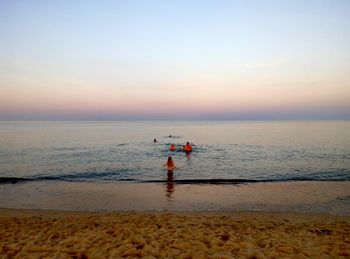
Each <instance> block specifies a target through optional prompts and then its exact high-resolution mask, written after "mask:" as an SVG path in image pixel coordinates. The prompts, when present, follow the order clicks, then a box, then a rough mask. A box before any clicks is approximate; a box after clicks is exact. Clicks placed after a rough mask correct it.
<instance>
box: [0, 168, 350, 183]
mask: <svg viewBox="0 0 350 259" xmlns="http://www.w3.org/2000/svg"><path fill="white" fill-rule="evenodd" d="M120 173H121V170H118V171H117V172H115V173H111V172H106V173H98V172H85V173H79V174H68V175H56V176H35V177H0V184H17V183H24V182H31V181H66V182H87V181H115V182H134V183H167V182H169V181H167V180H165V179H159V180H158V179H152V180H140V179H134V178H119V179H116V178H114V177H113V176H114V175H118V176H120ZM293 181H295V182H298V181H313V182H324V181H331V182H336V181H339V182H343V181H347V180H345V179H317V178H316V179H315V178H311V177H292V178H284V179H283V178H277V179H217V178H214V179H174V180H172V181H171V182H173V183H177V184H226V185H230V184H232V185H234V184H245V183H272V182H293Z"/></svg>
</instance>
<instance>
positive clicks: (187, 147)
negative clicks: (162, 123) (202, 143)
mask: <svg viewBox="0 0 350 259" xmlns="http://www.w3.org/2000/svg"><path fill="white" fill-rule="evenodd" d="M183 149H184V151H185V152H191V151H192V146H191V145H190V142H187V143H186V145H185V146H184V148H183Z"/></svg>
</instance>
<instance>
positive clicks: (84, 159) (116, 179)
mask: <svg viewBox="0 0 350 259" xmlns="http://www.w3.org/2000/svg"><path fill="white" fill-rule="evenodd" d="M154 139H156V140H157V141H156V142H154ZM186 142H190V144H191V145H192V147H193V151H192V152H191V153H185V152H183V151H182V146H183V145H185V143H186ZM171 144H175V145H176V147H177V150H176V151H170V150H169V147H170V145H171ZM169 156H171V157H172V158H173V160H174V162H175V165H176V167H177V168H176V170H175V171H174V179H173V180H172V181H169V179H167V170H166V167H165V166H164V164H165V163H166V161H167V159H168V157H169ZM0 207H1V208H15V209H49V210H79V211H164V210H166V211H241V210H248V211H249V210H254V211H291V212H306V213H307V212H312V213H330V214H340V215H349V214H350V121H145V122H143V121H107V122H101V121H98V122H90V121H89V122H88V121H84V122H73V121H67V122H66V121H32V122H28V121H26V122H21V121H15V122H8V121H2V122H0Z"/></svg>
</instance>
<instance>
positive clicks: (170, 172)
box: [165, 156, 176, 181]
mask: <svg viewBox="0 0 350 259" xmlns="http://www.w3.org/2000/svg"><path fill="white" fill-rule="evenodd" d="M165 166H166V167H167V169H168V181H172V180H173V177H174V170H175V169H176V166H175V163H174V161H173V159H172V157H171V156H169V157H168V161H167V162H166V164H165Z"/></svg>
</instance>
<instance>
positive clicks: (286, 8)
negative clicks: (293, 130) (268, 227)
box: [0, 0, 350, 119]
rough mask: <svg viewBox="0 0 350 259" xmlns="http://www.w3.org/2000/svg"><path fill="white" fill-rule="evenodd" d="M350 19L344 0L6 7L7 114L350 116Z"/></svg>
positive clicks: (1, 16)
mask: <svg viewBox="0 0 350 259" xmlns="http://www.w3.org/2000/svg"><path fill="white" fill-rule="evenodd" d="M349 17H350V1H345V0H344V1H340V0H333V1H322V0H319V1H312V0H311V1H101V2H100V1H0V89H1V91H2V93H3V94H2V97H0V103H2V104H0V119H80V118H81V119H89V118H91V119H99V118H101V119H118V118H122V119H133V118H140V119H157V118H159V119H167V118H169V119H172V118H176V119H196V118H200V119H206V118H208V119H213V118H214V119H215V118H225V119H238V118H239V119H242V118H243V119H244V118H247V119H249V118H255V117H256V118H261V119H264V118H266V119H269V118H282V119H289V118H304V117H305V118H313V117H314V118H317V119H318V118H320V117H321V118H322V114H323V115H327V116H324V117H325V118H350V105H349V102H348V101H349V100H350V79H349V76H348V75H349V73H350V66H349V64H350V51H349V46H350V18H349ZM181 98H182V99H181ZM179 99H180V100H179ZM168 105H170V106H171V109H170V108H169V107H165V106H168ZM185 105H189V106H188V109H185V108H184V106H185ZM163 108H166V109H165V111H164V112H163V113H162V112H160V111H159V110H160V109H163ZM304 115H305V116H304ZM306 115H307V116H306ZM89 116H90V117H89Z"/></svg>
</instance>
